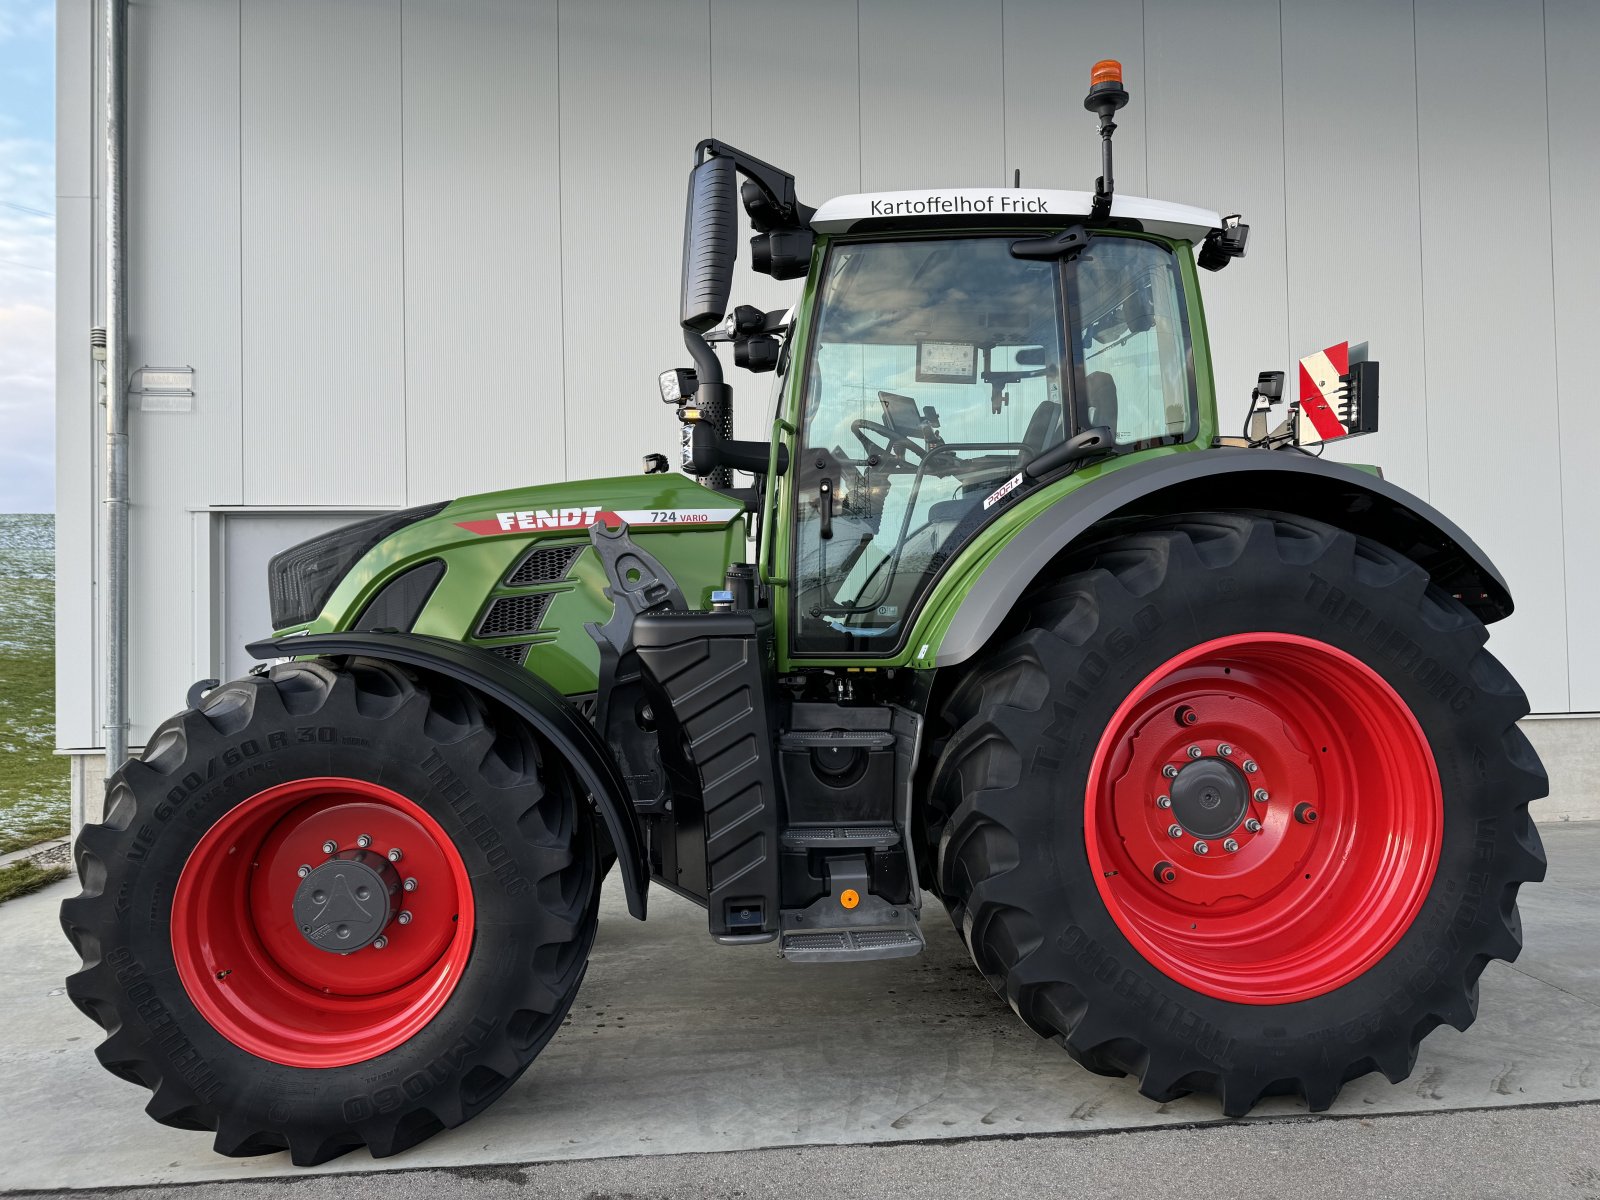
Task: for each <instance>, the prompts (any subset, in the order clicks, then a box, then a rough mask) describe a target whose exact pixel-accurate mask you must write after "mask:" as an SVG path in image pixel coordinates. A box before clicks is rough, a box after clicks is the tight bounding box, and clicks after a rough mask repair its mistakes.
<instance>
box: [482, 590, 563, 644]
mask: <svg viewBox="0 0 1600 1200" xmlns="http://www.w3.org/2000/svg"><path fill="white" fill-rule="evenodd" d="M549 606H550V594H549V593H548V592H540V593H538V594H536V595H532V596H501V597H500V598H499V599H497V600H496V601H495V602H494V603H493V604H491V605H489V611H488V612H486V613H484V614H483V620H482V621H480V622H479V623H478V636H479V637H515V636H516V635H518V634H523V633H537V632H539V622H540V621H542V620H543V619H544V610H545V609H546V608H548V607H549Z"/></svg>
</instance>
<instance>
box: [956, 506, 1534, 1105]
mask: <svg viewBox="0 0 1600 1200" xmlns="http://www.w3.org/2000/svg"><path fill="white" fill-rule="evenodd" d="M1247 547H1250V548H1251V549H1252V550H1253V551H1254V552H1260V551H1261V549H1263V548H1266V549H1267V550H1269V551H1270V552H1271V553H1274V554H1276V555H1278V556H1279V558H1280V559H1281V560H1282V561H1283V562H1285V563H1291V564H1295V563H1301V564H1303V563H1310V562H1314V561H1323V560H1326V559H1327V558H1329V557H1330V556H1332V557H1337V558H1340V559H1343V560H1345V561H1349V562H1351V563H1353V566H1354V569H1355V571H1356V572H1357V573H1358V575H1359V576H1360V577H1361V578H1362V579H1363V581H1364V582H1366V583H1368V584H1369V585H1371V586H1374V587H1379V588H1385V589H1397V592H1396V594H1397V595H1399V596H1404V597H1406V598H1408V599H1409V600H1410V601H1411V602H1412V603H1413V604H1414V605H1415V607H1416V609H1417V612H1418V614H1419V615H1420V617H1421V619H1422V620H1423V621H1425V622H1427V623H1428V625H1429V626H1430V627H1431V628H1433V629H1437V630H1439V631H1441V632H1443V633H1447V634H1449V635H1450V636H1452V637H1455V638H1459V639H1461V640H1462V642H1463V644H1465V645H1468V646H1470V661H1471V668H1472V680H1473V683H1474V685H1475V686H1477V687H1478V688H1479V689H1480V691H1481V692H1482V693H1484V694H1485V695H1488V696H1490V697H1492V711H1493V719H1494V722H1495V723H1496V724H1497V725H1498V727H1499V731H1498V742H1497V743H1496V744H1495V745H1494V746H1493V747H1492V749H1494V750H1497V751H1498V753H1499V755H1500V756H1501V760H1502V762H1501V764H1500V765H1502V766H1503V767H1504V772H1503V773H1504V774H1505V775H1506V777H1507V778H1508V779H1509V780H1510V782H1509V784H1508V785H1507V788H1506V791H1505V793H1504V795H1503V798H1502V799H1503V805H1504V812H1505V814H1506V815H1507V816H1508V817H1509V818H1510V827H1509V830H1508V833H1507V835H1506V836H1505V837H1504V838H1503V839H1502V840H1503V843H1504V845H1505V847H1506V849H1504V850H1503V851H1502V852H1501V853H1499V854H1498V856H1497V858H1496V860H1495V869H1496V870H1497V871H1498V872H1499V874H1498V877H1497V878H1496V879H1495V880H1494V882H1493V886H1494V887H1495V888H1497V889H1498V903H1497V907H1498V911H1499V914H1500V920H1499V922H1498V923H1496V924H1494V926H1493V928H1492V930H1491V932H1490V933H1489V935H1488V936H1487V937H1486V938H1485V939H1484V941H1483V944H1482V945H1480V946H1479V947H1478V948H1477V951H1478V952H1477V953H1476V954H1474V955H1473V956H1472V957H1471V958H1470V959H1469V960H1467V962H1466V964H1465V967H1464V970H1463V971H1462V973H1461V975H1460V976H1459V977H1457V978H1454V979H1448V980H1441V981H1440V982H1439V983H1438V984H1437V985H1436V986H1434V988H1433V989H1432V992H1431V994H1430V997H1429V999H1430V1003H1429V1005H1428V1007H1427V1009H1426V1011H1425V1012H1424V1013H1423V1014H1422V1015H1421V1017H1420V1018H1419V1019H1417V1020H1416V1022H1415V1024H1414V1025H1413V1027H1412V1028H1410V1029H1409V1030H1404V1031H1390V1034H1389V1036H1388V1037H1387V1040H1384V1041H1382V1042H1381V1043H1379V1044H1376V1045H1373V1046H1369V1047H1365V1048H1362V1049H1360V1050H1359V1052H1357V1053H1355V1054H1353V1056H1352V1058H1351V1059H1350V1061H1349V1062H1347V1063H1345V1064H1343V1065H1342V1066H1341V1067H1338V1068H1335V1069H1333V1070H1330V1071H1327V1072H1324V1073H1314V1072H1305V1073H1300V1074H1295V1075H1291V1076H1288V1077H1284V1078H1280V1079H1274V1080H1267V1081H1262V1080H1259V1079H1250V1080H1246V1079H1245V1078H1243V1077H1242V1076H1230V1075H1228V1074H1226V1073H1223V1072H1217V1071H1198V1072H1197V1071H1193V1070H1183V1069H1182V1068H1180V1067H1179V1066H1178V1065H1176V1064H1173V1063H1169V1062H1165V1061H1163V1060H1162V1059H1161V1057H1160V1056H1159V1055H1158V1054H1154V1053H1152V1052H1151V1050H1150V1048H1149V1047H1147V1046H1146V1045H1145V1044H1144V1042H1143V1041H1141V1039H1140V1036H1139V1031H1138V1030H1137V1029H1132V1028H1129V1027H1128V1025H1127V1023H1126V1022H1125V1021H1124V1020H1123V1019H1122V1018H1121V1016H1120V1014H1119V1013H1117V1012H1116V1011H1114V1009H1113V1008H1112V1006H1110V1005H1099V1006H1097V1005H1093V1004H1091V1002H1090V1000H1089V997H1088V996H1087V995H1086V994H1085V992H1084V991H1083V990H1082V989H1080V988H1079V987H1076V986H1074V984H1073V983H1072V982H1071V980H1070V978H1069V977H1068V972H1067V971H1066V970H1065V969H1064V965H1063V964H1062V963H1060V962H1058V961H1057V960H1056V957H1055V954H1054V951H1053V950H1052V948H1051V946H1050V945H1049V944H1048V942H1047V940H1046V938H1045V936H1044V931H1043V930H1042V929H1041V928H1040V926H1039V923H1038V922H1037V921H1036V920H1035V919H1034V918H1033V916H1032V914H1031V913H1029V912H1028V910H1027V907H1026V903H1027V902H1026V900H1025V899H1024V897H1023V895H1022V892H1021V890H1020V889H1018V888H1015V887H1013V886H1012V884H1013V881H1014V880H1015V879H1016V878H1017V875H1016V873H1015V870H1014V868H1015V867H1016V864H1017V862H1018V860H1019V856H1020V853H1021V851H1020V848H1019V846H1018V839H1017V838H1016V836H1015V835H1013V834H1012V832H1011V831H1010V829H1009V828H1008V827H1007V805H1008V804H1014V803H1016V802H1017V797H1016V796H1015V795H1012V794H1010V793H1009V791H1008V788H1009V782H1008V780H1009V779H1010V777H1011V774H1012V772H1013V771H1014V769H1015V767H1016V764H1018V763H1019V762H1020V761H1021V753H1022V749H1023V748H1021V747H1018V746H1015V745H1014V744H1013V743H1012V741H1011V737H1010V735H1009V734H1008V732H1007V731H1008V728H1013V727H1014V723H1013V722H1012V721H1008V714H1015V713H1019V712H1022V713H1026V712H1033V711H1036V710H1037V709H1038V708H1039V707H1040V705H1041V704H1043V703H1044V701H1045V698H1046V696H1047V694H1048V693H1049V688H1050V676H1051V661H1052V658H1053V656H1054V655H1055V654H1057V653H1058V652H1059V650H1060V647H1062V646H1063V645H1065V646H1071V645H1081V644H1082V643H1083V642H1084V641H1085V640H1086V639H1087V638H1088V637H1089V636H1090V635H1091V634H1092V633H1093V632H1094V629H1095V628H1096V626H1097V624H1098V622H1099V617H1100V614H1102V613H1106V612H1119V611H1128V606H1129V605H1132V604H1133V603H1134V602H1135V600H1136V599H1137V598H1138V597H1140V596H1144V595H1147V594H1149V593H1150V592H1151V591H1153V590H1154V589H1155V588H1156V587H1158V586H1160V584H1161V582H1162V580H1163V579H1164V578H1165V576H1166V573H1167V571H1168V569H1169V568H1170V566H1171V564H1172V563H1173V562H1175V561H1177V560H1179V559H1182V560H1183V561H1184V562H1185V563H1186V564H1187V565H1189V566H1191V567H1192V566H1193V565H1195V564H1198V565H1199V566H1201V567H1202V568H1203V569H1205V570H1211V571H1227V570H1229V569H1230V568H1232V567H1233V566H1234V565H1235V564H1236V563H1238V561H1239V559H1240V558H1241V556H1242V555H1244V553H1245V552H1246V548H1247ZM1016 612H1017V614H1019V615H1018V617H1017V618H1016V619H1015V620H1014V621H1013V623H1012V624H1011V625H1010V626H1009V628H1007V629H1003V630H1002V631H1001V635H1000V637H999V638H998V639H997V641H996V642H995V643H993V644H991V646H990V647H989V648H988V649H987V650H986V652H985V654H984V655H983V656H981V657H980V658H979V659H978V660H977V661H976V663H975V665H974V666H972V667H971V668H970V669H968V670H967V671H966V672H965V674H964V675H963V676H962V677H961V679H960V681H959V682H958V683H957V684H956V685H955V687H954V688H953V690H952V691H950V693H949V694H948V696H947V698H946V700H945V703H944V705H943V710H942V720H943V724H944V728H945V730H946V731H947V734H946V737H945V739H944V741H943V742H942V746H941V749H940V750H939V760H938V763H937V765H936V767H935V769H934V771H933V793H932V796H931V798H930V802H929V810H930V811H929V812H928V813H927V814H926V825H927V830H928V835H929V837H930V838H932V839H933V845H932V846H931V847H930V851H931V853H933V854H934V855H935V856H936V872H937V885H938V892H939V894H940V895H941V897H942V898H943V899H944V902H945V905H946V907H947V908H948V910H949V912H950V915H951V918H952V920H953V921H954V922H955V925H956V928H957V930H958V931H959V932H960V934H961V936H962V937H963V939H964V941H965V942H966V944H967V946H968V948H969V950H970V952H971V954H972V958H973V961H974V962H975V963H976V965H977V966H978V969H979V970H980V972H982V974H983V975H984V976H985V978H986V979H987V980H988V981H989V983H990V984H991V985H992V986H993V987H994V988H995V990H996V991H997V992H999V994H1000V995H1002V996H1003V997H1004V998H1005V999H1006V1000H1007V1001H1008V1002H1009V1003H1010V1004H1011V1006H1012V1008H1013V1009H1014V1010H1015V1011H1016V1012H1017V1014H1018V1015H1019V1016H1020V1017H1021V1018H1022V1019H1023V1020H1024V1021H1025V1022H1026V1023H1027V1024H1028V1025H1029V1026H1031V1027H1032V1028H1033V1029H1035V1030H1036V1031H1038V1032H1039V1033H1040V1034H1042V1035H1043V1036H1046V1037H1049V1038H1052V1039H1054V1040H1056V1041H1057V1042H1059V1043H1060V1044H1061V1045H1062V1046H1064V1047H1065V1048H1066V1050H1067V1052H1068V1053H1069V1054H1070V1055H1071V1056H1072V1057H1073V1058H1074V1059H1075V1060H1077V1061H1078V1062H1079V1063H1081V1064H1082V1065H1083V1066H1085V1067H1087V1068H1088V1069H1089V1070H1091V1071H1094V1072H1097V1073H1100V1074H1107V1075H1122V1074H1128V1075H1133V1076H1136V1077H1137V1078H1138V1079H1139V1090H1140V1091H1141V1093H1142V1094H1144V1095H1145V1096H1147V1097H1148V1098H1150V1099H1152V1100H1154V1101H1157V1102H1165V1101H1169V1100H1172V1099H1174V1098H1176V1097H1178V1096H1181V1095H1183V1094H1186V1093H1189V1092H1196V1091H1202V1092H1215V1093H1217V1094H1218V1095H1219V1096H1220V1098H1221V1103H1222V1109H1223V1111H1224V1112H1225V1113H1226V1114H1227V1115H1229V1116H1242V1115H1244V1114H1245V1113H1247V1112H1248V1111H1249V1110H1250V1109H1251V1108H1252V1107H1253V1106H1254V1105H1255V1104H1256V1103H1257V1102H1258V1101H1259V1100H1260V1099H1261V1098H1262V1097H1263V1096H1265V1095H1276V1094H1289V1095H1298V1096H1300V1097H1301V1098H1303V1100H1304V1101H1305V1103H1306V1104H1307V1106H1308V1107H1309V1108H1310V1109H1311V1110H1312V1111H1322V1110H1324V1109H1326V1108H1327V1107H1329V1106H1330V1105H1331V1104H1332V1103H1333V1101H1334V1099H1335V1097H1336V1096H1337V1094H1338V1092H1339V1089H1340V1088H1341V1087H1342V1086H1343V1084H1344V1083H1345V1082H1347V1081H1349V1080H1350V1079H1354V1078H1356V1077H1358V1076H1361V1075H1364V1074H1366V1073H1368V1072H1370V1071H1374V1070H1376V1071H1380V1072H1382V1073H1383V1074H1384V1075H1385V1076H1386V1077H1387V1078H1388V1079H1389V1080H1390V1081H1391V1082H1397V1081H1399V1080H1400V1079H1403V1078H1405V1077H1406V1075H1407V1074H1409V1072H1410V1071H1411V1068H1412V1066H1413V1064H1414V1063H1415V1061H1416V1056H1417V1047H1418V1043H1420V1041H1421V1040H1422V1038H1423V1037H1425V1036H1426V1035H1427V1034H1428V1033H1429V1032H1430V1031H1431V1030H1432V1029H1434V1028H1435V1027H1437V1026H1438V1025H1439V1024H1449V1025H1451V1026H1453V1027H1455V1028H1457V1029H1465V1028H1466V1027H1467V1026H1468V1025H1469V1024H1471V1022H1472V1020H1473V1019H1474V1017H1475V1015H1476V1012H1477V1001H1478V977H1479V975H1480V974H1481V973H1482V971H1483V969H1484V967H1485V966H1487V964H1488V963H1489V961H1490V960H1491V959H1494V958H1503V959H1507V960H1511V959H1514V958H1516V956H1517V954H1518V952H1519V951H1520V949H1521V945H1522V937H1521V925H1520V921H1519V920H1518V917H1517V913H1516V896H1517V890H1518V888H1519V887H1520V886H1521V884H1523V883H1525V882H1534V881H1537V880H1540V879H1542V878H1543V876H1544V871H1545V857H1544V852H1543V849H1542V846H1541V843H1540V839H1539V834H1538V831H1537V829H1536V828H1535V826H1534V824H1533V821H1532V819H1531V817H1530V815H1529V811H1528V805H1529V802H1530V801H1532V800H1534V799H1537V798H1538V797H1540V796H1542V795H1545V794H1546V792H1547V790H1548V784H1547V780H1546V778H1545V774H1544V771H1543V768H1542V767H1541V766H1540V765H1539V762H1538V758H1537V756H1536V755H1535V754H1534V752H1533V750H1532V747H1531V746H1530V745H1529V744H1528V741H1527V738H1526V737H1525V736H1524V735H1523V734H1522V732H1521V730H1520V729H1518V728H1517V724H1516V722H1517V720H1518V719H1519V718H1521V717H1523V716H1525V715H1526V714H1527V712H1528V701H1527V698H1526V696H1525V695H1524V694H1523V691H1522V689H1521V688H1520V687H1519V686H1518V684H1517V683H1516V681H1515V680H1514V679H1513V678H1512V676H1511V675H1510V673H1509V672H1508V671H1506V669H1505V668H1504V667H1503V666H1502V665H1501V664H1500V663H1499V662H1498V661H1497V660H1496V659H1495V658H1494V657H1493V656H1492V655H1491V654H1490V653H1489V652H1488V651H1487V650H1486V649H1484V648H1483V646H1484V643H1485V641H1486V640H1487V636H1488V635H1487V631H1486V630H1485V629H1484V627H1483V625H1482V624H1481V623H1480V622H1479V621H1478V620H1477V619H1476V618H1474V617H1473V616H1472V615H1471V614H1470V613H1469V612H1468V611H1467V610H1466V608H1465V607H1464V606H1463V605H1461V604H1460V603H1459V602H1458V601H1457V600H1455V599H1454V598H1453V597H1452V596H1450V595H1449V594H1448V593H1446V592H1444V591H1442V590H1441V589H1439V588H1438V587H1436V586H1435V585H1433V583H1432V582H1431V580H1430V579H1429V577H1428V575H1427V573H1426V572H1425V571H1423V569H1422V568H1421V567H1419V566H1417V565H1416V564H1415V563H1414V562H1412V561H1411V560H1409V559H1407V558H1404V557H1402V556H1400V555H1398V554H1396V553H1394V552H1393V551H1390V550H1388V549H1386V548H1384V547H1382V546H1379V545H1376V544H1374V543H1369V542H1365V541H1360V540H1358V539H1357V538H1355V537H1353V536H1352V535H1350V534H1348V533H1345V532H1343V531H1340V530H1337V529H1334V528H1332V527H1329V526H1326V525H1321V524H1319V523H1316V522H1313V521H1308V520H1300V519H1296V518H1292V517H1286V516H1283V515H1281V514H1265V513H1243V512H1229V513H1205V514H1192V515H1183V516H1178V517H1171V518H1165V519H1162V520H1161V521H1160V523H1159V524H1158V525H1155V526H1154V527H1150V528H1145V529H1140V530H1135V531H1133V532H1124V533H1122V534H1120V535H1119V536H1117V537H1115V538H1114V539H1112V540H1109V541H1107V542H1106V543H1104V544H1102V545H1100V546H1098V547H1094V548H1091V549H1090V550H1088V551H1087V552H1085V553H1083V554H1082V555H1080V556H1078V557H1077V558H1076V559H1075V560H1073V561H1071V562H1070V563H1068V564H1067V565H1066V566H1065V567H1064V569H1063V570H1062V571H1061V572H1060V573H1059V574H1057V575H1056V576H1055V577H1054V578H1052V579H1051V580H1049V581H1047V582H1045V583H1043V584H1042V585H1039V586H1036V587H1035V588H1034V589H1033V590H1032V591H1031V592H1030V593H1029V594H1028V595H1027V596H1026V597H1025V598H1024V599H1023V600H1022V601H1021V602H1019V604H1018V605H1017V609H1016ZM1484 752H1485V753H1486V754H1488V753H1490V752H1491V747H1490V746H1486V747H1484Z"/></svg>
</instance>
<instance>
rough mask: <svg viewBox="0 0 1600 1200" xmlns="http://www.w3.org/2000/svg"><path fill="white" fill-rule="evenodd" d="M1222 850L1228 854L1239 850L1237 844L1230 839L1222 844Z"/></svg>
mask: <svg viewBox="0 0 1600 1200" xmlns="http://www.w3.org/2000/svg"><path fill="white" fill-rule="evenodd" d="M1222 848H1223V849H1224V850H1226V851H1227V852H1228V853H1229V854H1232V853H1233V852H1234V851H1235V850H1237V849H1238V848H1239V843H1238V842H1236V841H1234V840H1233V839H1232V838H1228V839H1227V840H1226V841H1225V842H1223V843H1222Z"/></svg>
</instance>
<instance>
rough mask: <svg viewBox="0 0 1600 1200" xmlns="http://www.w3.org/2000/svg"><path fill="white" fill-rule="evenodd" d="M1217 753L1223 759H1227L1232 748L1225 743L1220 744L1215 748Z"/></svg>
mask: <svg viewBox="0 0 1600 1200" xmlns="http://www.w3.org/2000/svg"><path fill="white" fill-rule="evenodd" d="M1217 753H1218V754H1220V755H1222V757H1223V758H1229V757H1231V756H1232V755H1233V747H1232V746H1230V745H1228V743H1227V742H1222V743H1220V744H1219V745H1218V746H1217Z"/></svg>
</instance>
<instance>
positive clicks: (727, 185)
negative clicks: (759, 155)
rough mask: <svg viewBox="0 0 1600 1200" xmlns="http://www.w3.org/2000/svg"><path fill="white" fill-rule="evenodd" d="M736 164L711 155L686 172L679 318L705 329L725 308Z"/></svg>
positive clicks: (735, 249) (733, 250) (733, 254)
mask: <svg viewBox="0 0 1600 1200" xmlns="http://www.w3.org/2000/svg"><path fill="white" fill-rule="evenodd" d="M737 182H738V169H737V168H736V167H735V166H734V160H733V159H732V158H727V157H724V156H722V155H712V156H711V157H709V158H706V159H704V160H703V161H701V162H699V163H697V164H696V165H695V168H694V170H692V171H690V172H689V200H688V204H687V206H686V212H685V214H684V223H683V286H682V293H681V301H680V304H679V309H678V320H679V323H680V324H681V325H682V326H683V327H684V328H685V329H690V330H693V331H694V332H695V333H704V332H705V331H706V330H708V329H710V328H711V327H712V326H713V325H715V324H716V323H717V322H718V321H720V320H722V316H723V314H724V313H726V312H727V311H728V296H729V293H730V292H731V291H732V289H733V263H734V259H735V258H737V257H738V253H739V243H738V241H737V239H736V236H735V233H736V231H737V229H738V228H739V223H738V214H737V212H736V210H735V208H734V195H735V192H736V191H737V189H736V187H735V186H734V185H735V184H736V183H737Z"/></svg>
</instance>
